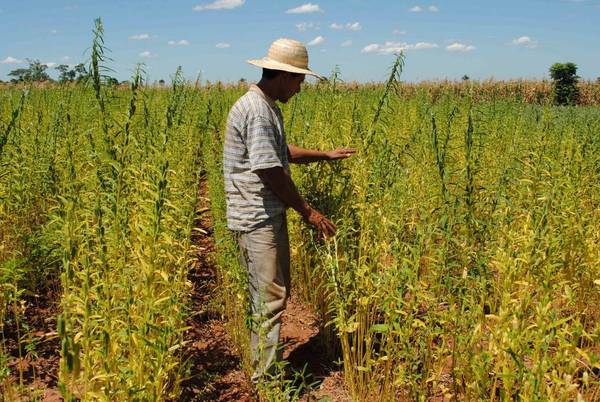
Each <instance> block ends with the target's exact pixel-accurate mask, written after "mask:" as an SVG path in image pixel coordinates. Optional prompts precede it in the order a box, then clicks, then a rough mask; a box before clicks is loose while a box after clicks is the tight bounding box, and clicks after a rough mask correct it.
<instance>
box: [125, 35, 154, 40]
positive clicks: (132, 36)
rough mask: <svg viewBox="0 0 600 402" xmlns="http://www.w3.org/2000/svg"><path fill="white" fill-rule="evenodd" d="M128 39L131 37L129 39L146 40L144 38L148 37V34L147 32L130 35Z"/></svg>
mask: <svg viewBox="0 0 600 402" xmlns="http://www.w3.org/2000/svg"><path fill="white" fill-rule="evenodd" d="M129 39H131V40H146V39H150V35H148V34H147V33H143V34H137V35H131V36H130V37H129Z"/></svg>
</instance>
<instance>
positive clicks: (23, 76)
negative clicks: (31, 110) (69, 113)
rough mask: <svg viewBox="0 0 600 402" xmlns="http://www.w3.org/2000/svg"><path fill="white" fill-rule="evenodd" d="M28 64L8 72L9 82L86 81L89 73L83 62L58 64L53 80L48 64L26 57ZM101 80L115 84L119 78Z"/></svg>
mask: <svg viewBox="0 0 600 402" xmlns="http://www.w3.org/2000/svg"><path fill="white" fill-rule="evenodd" d="M26 60H27V63H28V64H29V65H28V66H27V67H25V68H17V69H15V70H12V71H11V72H9V73H8V76H9V77H12V78H11V80H10V82H11V83H13V84H16V83H20V82H44V81H50V82H54V81H58V82H60V83H66V82H82V81H86V80H87V79H88V78H89V76H90V73H89V71H88V69H87V68H86V66H85V64H83V63H79V64H76V65H74V66H69V65H68V64H59V65H58V66H56V67H54V70H56V71H57V72H58V79H56V80H54V79H52V77H50V74H48V65H46V64H44V63H41V62H40V61H39V60H32V59H26ZM103 80H104V82H105V83H106V84H109V85H117V84H119V80H117V79H116V78H114V77H110V76H103Z"/></svg>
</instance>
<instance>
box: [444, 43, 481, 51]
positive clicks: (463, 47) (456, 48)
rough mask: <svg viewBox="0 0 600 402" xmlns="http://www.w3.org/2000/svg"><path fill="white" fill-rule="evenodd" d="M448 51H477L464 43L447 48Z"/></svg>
mask: <svg viewBox="0 0 600 402" xmlns="http://www.w3.org/2000/svg"><path fill="white" fill-rule="evenodd" d="M446 50H447V51H449V52H463V53H464V52H470V51H472V50H475V46H473V45H465V44H464V43H459V42H454V43H453V44H451V45H448V46H446Z"/></svg>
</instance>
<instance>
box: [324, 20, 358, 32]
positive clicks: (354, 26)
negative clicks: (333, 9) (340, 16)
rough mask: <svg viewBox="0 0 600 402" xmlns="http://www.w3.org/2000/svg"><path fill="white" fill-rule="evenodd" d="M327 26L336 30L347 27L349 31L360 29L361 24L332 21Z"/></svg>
mask: <svg viewBox="0 0 600 402" xmlns="http://www.w3.org/2000/svg"><path fill="white" fill-rule="evenodd" d="M329 28H331V29H336V30H340V29H344V28H345V29H348V30H350V31H360V30H361V29H362V26H361V25H360V22H349V23H347V24H346V25H344V24H338V23H337V22H334V23H332V24H331V25H329Z"/></svg>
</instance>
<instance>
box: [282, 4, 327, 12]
mask: <svg viewBox="0 0 600 402" xmlns="http://www.w3.org/2000/svg"><path fill="white" fill-rule="evenodd" d="M318 12H323V10H321V7H319V5H318V4H312V3H306V4H303V5H301V6H299V7H296V8H290V9H289V10H287V11H286V12H285V13H286V14H308V13H318Z"/></svg>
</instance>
